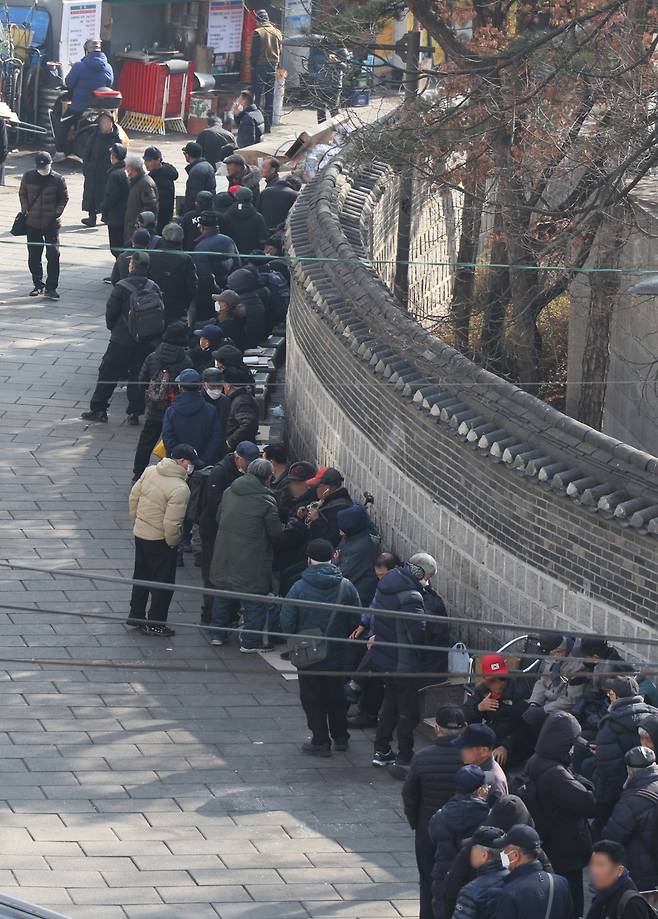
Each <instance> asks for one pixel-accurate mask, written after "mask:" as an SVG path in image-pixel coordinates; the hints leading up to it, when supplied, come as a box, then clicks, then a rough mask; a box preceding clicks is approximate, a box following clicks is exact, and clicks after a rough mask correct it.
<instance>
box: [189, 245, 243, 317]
mask: <svg viewBox="0 0 658 919" xmlns="http://www.w3.org/2000/svg"><path fill="white" fill-rule="evenodd" d="M192 258H193V259H194V264H195V265H196V270H197V275H198V277H199V286H198V296H197V316H196V318H197V321H199V320H201V319H212V318H213V317H214V315H215V305H214V302H213V299H212V295H213V294H214V293H220V292H221V291H222V290H224V289H225V288H226V286H227V280H226V279H227V277H228V276H229V275H230V274H231V272H232V271H233V270H234V268H235V267H236V265H237V264H238V263H239V259H238V250H237V249H236V248H235V243H234V242H233V240H232V239H231V237H230V236H226V235H225V234H224V233H219V232H217V233H215V232H214V231H211V232H207V233H204V234H203V236H200V237H199V239H198V240H197V242H196V245H195V246H194V255H193V256H192Z"/></svg>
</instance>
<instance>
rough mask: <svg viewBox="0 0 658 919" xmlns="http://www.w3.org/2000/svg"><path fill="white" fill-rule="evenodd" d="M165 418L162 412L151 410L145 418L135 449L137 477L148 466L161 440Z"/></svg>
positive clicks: (135, 475) (134, 473)
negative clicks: (154, 448)
mask: <svg viewBox="0 0 658 919" xmlns="http://www.w3.org/2000/svg"><path fill="white" fill-rule="evenodd" d="M129 414H132V413H129ZM163 418H164V414H163V413H162V412H157V411H156V412H153V411H151V412H149V413H148V415H147V416H146V419H145V420H144V426H143V427H142V431H141V433H140V435H139V440H138V441H137V449H136V450H135V459H134V462H133V476H134V477H135V478H137V479H138V478H139V477H140V475H141V474H142V473H143V472H144V470H145V469H146V467H147V466H148V464H149V460H150V459H151V453H152V452H153V447H155V445H156V444H157V442H158V441H159V440H160V434H161V433H162V419H163Z"/></svg>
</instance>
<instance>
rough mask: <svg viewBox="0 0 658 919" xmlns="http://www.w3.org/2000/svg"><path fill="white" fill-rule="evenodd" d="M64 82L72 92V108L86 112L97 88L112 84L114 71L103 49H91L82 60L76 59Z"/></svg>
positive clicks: (75, 110)
mask: <svg viewBox="0 0 658 919" xmlns="http://www.w3.org/2000/svg"><path fill="white" fill-rule="evenodd" d="M64 82H65V83H66V87H67V89H70V90H71V93H72V97H71V110H72V111H74V112H84V110H85V109H86V108H87V106H88V105H89V102H90V99H91V94H92V92H93V91H94V90H95V89H99V88H100V87H101V86H111V85H112V83H113V82H114V71H113V70H112V67H111V66H110V65H109V64H108V62H107V58H106V57H105V55H104V54H103V52H102V51H91V52H90V53H89V54H85V56H84V57H83V58H82V60H81V61H76V63H75V64H74V65H73V67H71V69H70V70H69V72H68V75H67V77H66V79H65V80H64Z"/></svg>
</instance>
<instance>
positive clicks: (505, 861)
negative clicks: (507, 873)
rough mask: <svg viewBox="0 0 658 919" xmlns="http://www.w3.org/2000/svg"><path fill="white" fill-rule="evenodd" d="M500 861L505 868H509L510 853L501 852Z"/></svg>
mask: <svg viewBox="0 0 658 919" xmlns="http://www.w3.org/2000/svg"><path fill="white" fill-rule="evenodd" d="M500 863H501V865H502V866H503V868H509V855H508V854H507V852H501V853H500Z"/></svg>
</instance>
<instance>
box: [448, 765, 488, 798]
mask: <svg viewBox="0 0 658 919" xmlns="http://www.w3.org/2000/svg"><path fill="white" fill-rule="evenodd" d="M486 778H487V776H486V773H485V771H484V769H480V767H479V766H462V767H461V769H458V770H457V774H456V775H455V788H456V789H457V791H460V792H461V793H462V794H464V795H470V794H472V793H473V792H474V791H475V790H476V789H478V788H482V786H483V785H484V783H485V781H486Z"/></svg>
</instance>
